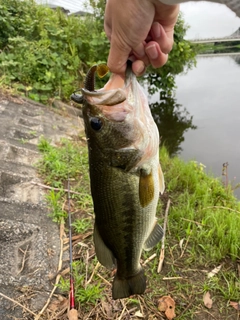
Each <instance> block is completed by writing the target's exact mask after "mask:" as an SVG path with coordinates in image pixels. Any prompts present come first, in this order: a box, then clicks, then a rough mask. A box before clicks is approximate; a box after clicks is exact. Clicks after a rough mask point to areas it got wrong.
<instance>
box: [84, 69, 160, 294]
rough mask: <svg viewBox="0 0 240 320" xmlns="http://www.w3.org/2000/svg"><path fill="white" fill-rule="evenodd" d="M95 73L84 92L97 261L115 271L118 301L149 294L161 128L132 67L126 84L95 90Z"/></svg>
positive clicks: (156, 236)
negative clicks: (147, 268)
mask: <svg viewBox="0 0 240 320" xmlns="http://www.w3.org/2000/svg"><path fill="white" fill-rule="evenodd" d="M96 70H97V66H94V67H92V68H91V69H90V70H89V72H88V74H87V77H86V81H85V87H84V88H83V89H82V95H83V118H84V123H85V131H86V136H87V142H88V150H89V166H90V180H91V193H92V198H93V203H94V212H95V226H94V244H95V250H96V255H97V258H98V260H99V262H100V263H101V264H102V265H104V266H105V267H107V268H110V269H111V268H113V267H114V266H115V267H116V268H117V271H116V275H115V278H114V280H113V287H112V296H113V299H118V298H125V297H128V296H130V295H133V294H142V293H143V292H144V291H145V288H146V277H145V275H144V271H143V269H142V267H141V264H140V257H141V253H142V250H143V249H144V250H150V249H151V248H152V247H153V246H155V245H156V244H157V243H158V242H159V240H160V239H161V238H162V235H163V231H162V228H161V227H160V226H159V225H158V224H157V223H156V216H155V214H156V207H157V203H158V199H159V193H163V191H164V178H163V174H162V170H161V167H160V164H159V133H158V129H157V126H156V124H155V122H154V120H153V118H152V115H151V112H150V109H149V106H148V102H147V98H146V96H145V94H144V92H143V90H142V88H141V86H140V85H139V83H138V82H137V79H136V77H135V75H134V74H133V73H132V71H131V66H128V68H127V71H126V75H125V79H123V78H122V77H121V76H119V75H116V74H112V75H111V77H110V80H109V81H108V83H107V84H106V85H105V86H104V88H102V89H100V90H97V91H95V90H94V77H95V71H96Z"/></svg>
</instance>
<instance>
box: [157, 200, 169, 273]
mask: <svg viewBox="0 0 240 320" xmlns="http://www.w3.org/2000/svg"><path fill="white" fill-rule="evenodd" d="M170 203H171V201H170V199H168V202H167V207H166V211H165V217H164V224H163V237H162V247H161V252H160V256H159V263H158V268H157V273H159V272H161V270H162V266H163V261H164V250H165V234H166V229H167V219H168V211H169V208H170Z"/></svg>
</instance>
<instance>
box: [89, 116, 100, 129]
mask: <svg viewBox="0 0 240 320" xmlns="http://www.w3.org/2000/svg"><path fill="white" fill-rule="evenodd" d="M90 125H91V127H92V129H93V130H95V131H99V130H100V129H101V128H102V125H103V123H102V121H101V119H99V118H91V119H90Z"/></svg>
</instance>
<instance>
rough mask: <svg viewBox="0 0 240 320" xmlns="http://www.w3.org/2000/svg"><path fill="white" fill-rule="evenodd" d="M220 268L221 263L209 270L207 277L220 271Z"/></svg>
mask: <svg viewBox="0 0 240 320" xmlns="http://www.w3.org/2000/svg"><path fill="white" fill-rule="evenodd" d="M221 268H222V265H221V264H220V266H218V267H216V268H214V269H213V270H212V271H211V272H209V273H208V275H207V277H208V278H212V277H213V276H215V275H216V274H217V273H218V272H219V271H220V269H221Z"/></svg>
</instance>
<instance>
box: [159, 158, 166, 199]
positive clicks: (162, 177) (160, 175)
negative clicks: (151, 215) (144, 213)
mask: <svg viewBox="0 0 240 320" xmlns="http://www.w3.org/2000/svg"><path fill="white" fill-rule="evenodd" d="M158 177H159V191H160V193H161V194H163V192H164V189H165V182H164V175H163V172H162V168H161V166H160V163H159V166H158Z"/></svg>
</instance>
